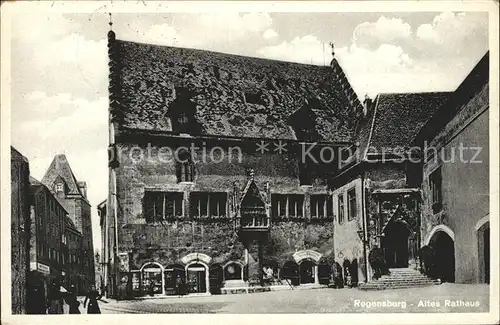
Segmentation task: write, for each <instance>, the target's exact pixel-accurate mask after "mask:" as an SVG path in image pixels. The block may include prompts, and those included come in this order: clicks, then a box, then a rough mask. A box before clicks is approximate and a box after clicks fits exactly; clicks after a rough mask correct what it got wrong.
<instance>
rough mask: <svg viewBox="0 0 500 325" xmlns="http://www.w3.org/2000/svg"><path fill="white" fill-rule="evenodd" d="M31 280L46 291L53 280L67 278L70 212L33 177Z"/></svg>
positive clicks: (31, 190)
mask: <svg viewBox="0 0 500 325" xmlns="http://www.w3.org/2000/svg"><path fill="white" fill-rule="evenodd" d="M30 201H31V204H30V215H31V240H30V283H31V284H32V285H34V286H37V285H39V286H40V287H41V286H43V287H44V288H45V292H47V289H48V287H49V286H50V283H51V281H52V280H56V279H57V280H64V279H65V277H66V272H67V268H66V263H67V250H66V247H65V246H66V237H65V236H66V235H65V231H66V222H65V219H66V218H67V214H68V212H67V211H66V210H65V209H64V207H63V206H62V205H61V203H59V201H58V200H57V199H56V198H55V197H54V196H53V195H52V193H51V192H50V190H49V189H48V188H47V187H46V186H45V185H43V184H42V183H40V182H39V181H37V180H36V179H35V178H33V177H30Z"/></svg>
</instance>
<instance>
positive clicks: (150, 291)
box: [149, 280, 155, 297]
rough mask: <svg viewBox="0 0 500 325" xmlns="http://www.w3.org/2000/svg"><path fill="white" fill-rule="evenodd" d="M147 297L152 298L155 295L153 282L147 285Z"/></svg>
mask: <svg viewBox="0 0 500 325" xmlns="http://www.w3.org/2000/svg"><path fill="white" fill-rule="evenodd" d="M149 295H150V296H151V297H153V296H154V295H155V281H154V280H151V282H150V283H149Z"/></svg>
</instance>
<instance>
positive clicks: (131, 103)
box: [101, 32, 363, 296]
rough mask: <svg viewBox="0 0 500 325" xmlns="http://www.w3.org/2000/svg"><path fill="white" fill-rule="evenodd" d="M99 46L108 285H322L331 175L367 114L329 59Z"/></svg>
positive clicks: (156, 288) (132, 288) (329, 247)
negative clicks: (315, 61)
mask: <svg viewBox="0 0 500 325" xmlns="http://www.w3.org/2000/svg"><path fill="white" fill-rule="evenodd" d="M108 41H109V43H108V46H109V60H110V63H109V64H110V85H109V90H110V121H109V123H110V124H109V126H110V130H109V131H110V150H109V152H110V166H109V177H110V178H109V186H110V188H109V196H108V199H107V208H106V214H105V217H104V218H103V219H102V221H101V222H102V223H104V224H105V225H106V226H105V232H106V233H105V234H104V236H105V243H104V245H103V246H104V247H105V248H104V250H105V253H104V261H105V263H107V270H108V271H107V274H108V276H107V278H108V280H109V282H108V283H109V284H110V287H114V288H113V289H110V290H112V291H113V290H115V291H116V292H115V293H116V296H122V295H127V294H131V293H137V294H140V292H145V291H149V292H151V291H152V292H153V293H160V294H170V293H175V288H176V282H177V281H181V282H184V283H186V284H187V288H188V292H189V293H207V292H218V290H222V291H224V290H228V288H231V287H232V288H240V287H247V286H249V285H252V284H262V283H264V282H265V281H267V279H268V278H274V280H273V281H280V280H276V278H279V279H282V280H285V279H286V280H287V281H289V282H290V283H291V284H295V285H320V284H328V282H329V278H330V270H331V267H330V266H331V265H332V263H333V258H334V256H333V253H334V241H333V225H334V223H333V220H334V219H335V213H334V204H333V201H332V199H331V198H332V196H331V195H329V190H328V183H327V180H328V179H329V178H331V177H332V176H333V175H335V174H336V173H337V170H338V164H339V157H341V155H342V154H343V152H344V151H343V150H344V149H345V148H349V147H350V146H352V145H353V143H354V137H355V132H356V124H357V119H358V118H359V117H361V116H362V114H363V105H362V104H361V103H360V102H359V100H358V99H357V97H356V95H355V94H354V91H353V90H352V88H351V86H350V85H349V82H348V80H347V78H346V76H345V75H344V73H343V71H342V69H341V67H340V66H339V64H338V63H337V61H336V60H335V59H333V60H332V62H331V64H330V65H329V66H313V65H304V64H297V63H289V62H281V61H273V60H265V59H258V58H249V57H242V56H237V55H229V54H222V53H215V52H208V51H200V50H193V49H181V48H174V47H165V46H156V45H149V44H139V43H133V42H127V41H121V40H116V39H115V34H114V33H113V32H110V33H109V34H108ZM311 143H314V145H312V146H310V144H311ZM356 199H358V198H356ZM271 273H272V274H273V275H272V276H271Z"/></svg>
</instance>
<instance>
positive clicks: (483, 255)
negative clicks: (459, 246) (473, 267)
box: [476, 216, 490, 283]
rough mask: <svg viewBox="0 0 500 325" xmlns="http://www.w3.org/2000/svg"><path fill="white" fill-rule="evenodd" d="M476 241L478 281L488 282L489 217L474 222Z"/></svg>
mask: <svg viewBox="0 0 500 325" xmlns="http://www.w3.org/2000/svg"><path fill="white" fill-rule="evenodd" d="M476 236H477V243H478V263H479V265H478V279H477V280H478V282H479V283H490V222H489V217H488V216H487V217H485V218H482V219H481V220H479V221H478V223H477V224H476Z"/></svg>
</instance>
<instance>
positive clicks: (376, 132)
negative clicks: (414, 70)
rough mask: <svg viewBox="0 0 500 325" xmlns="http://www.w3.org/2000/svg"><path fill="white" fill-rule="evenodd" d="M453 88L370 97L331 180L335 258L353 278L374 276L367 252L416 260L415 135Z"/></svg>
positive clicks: (391, 262)
mask: <svg viewBox="0 0 500 325" xmlns="http://www.w3.org/2000/svg"><path fill="white" fill-rule="evenodd" d="M449 96H450V93H443V92H429V93H407V94H379V95H377V96H376V98H375V99H373V100H371V99H370V98H366V99H365V105H364V107H365V110H364V114H363V117H362V118H361V120H360V123H359V124H358V127H357V130H356V137H357V140H358V142H357V146H356V148H353V154H352V155H350V157H351V158H350V159H349V160H347V161H346V162H345V164H344V165H343V166H342V167H341V169H340V170H339V172H338V173H337V175H334V177H332V179H331V181H330V187H331V188H332V189H333V190H332V195H333V202H334V213H335V214H336V215H337V216H338V218H337V220H336V221H335V226H334V242H335V243H334V247H335V257H336V261H337V262H338V263H339V267H342V269H343V274H344V275H345V274H346V273H350V275H351V277H352V281H353V282H354V284H356V283H362V282H366V281H369V280H371V278H372V275H373V274H372V269H371V267H369V263H368V262H367V257H368V255H369V252H370V250H371V249H373V248H374V247H379V248H382V249H383V250H384V255H385V256H384V257H385V260H386V262H387V263H388V266H389V267H390V268H408V267H409V266H410V265H411V264H413V265H414V264H415V262H416V255H417V252H418V249H419V247H420V232H419V228H418V227H419V226H418V222H419V216H420V189H419V187H420V184H419V177H418V174H419V173H420V171H419V168H420V167H419V165H418V163H414V162H412V158H414V155H415V154H416V153H412V150H411V145H412V141H413V138H414V136H415V135H416V134H417V133H418V131H419V129H420V128H421V127H422V126H423V125H424V124H425V123H426V122H427V121H428V119H429V118H430V116H432V115H433V114H434V113H435V112H436V111H437V110H438V109H439V107H440V105H441V104H443V103H444V102H445V101H446V100H447V99H448V98H449Z"/></svg>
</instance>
